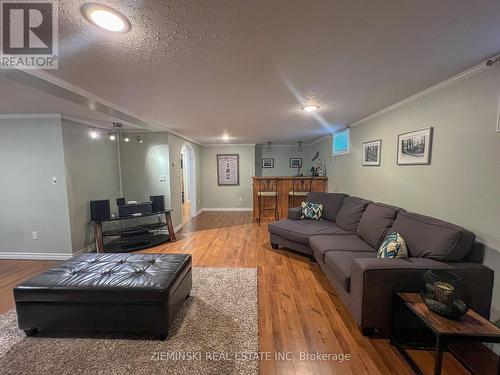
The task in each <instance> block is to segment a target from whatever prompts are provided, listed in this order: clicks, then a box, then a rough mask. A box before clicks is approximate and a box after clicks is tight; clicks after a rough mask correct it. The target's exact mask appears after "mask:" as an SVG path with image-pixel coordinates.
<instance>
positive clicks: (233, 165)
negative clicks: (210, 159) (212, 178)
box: [217, 154, 240, 186]
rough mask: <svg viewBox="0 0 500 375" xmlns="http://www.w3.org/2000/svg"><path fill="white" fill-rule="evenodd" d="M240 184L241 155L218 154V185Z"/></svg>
mask: <svg viewBox="0 0 500 375" xmlns="http://www.w3.org/2000/svg"><path fill="white" fill-rule="evenodd" d="M239 184H240V155H239V154H217V185H219V186H238V185H239Z"/></svg>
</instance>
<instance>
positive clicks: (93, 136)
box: [90, 129, 97, 139]
mask: <svg viewBox="0 0 500 375" xmlns="http://www.w3.org/2000/svg"><path fill="white" fill-rule="evenodd" d="M90 138H92V139H96V138H97V132H96V130H95V129H91V130H90Z"/></svg>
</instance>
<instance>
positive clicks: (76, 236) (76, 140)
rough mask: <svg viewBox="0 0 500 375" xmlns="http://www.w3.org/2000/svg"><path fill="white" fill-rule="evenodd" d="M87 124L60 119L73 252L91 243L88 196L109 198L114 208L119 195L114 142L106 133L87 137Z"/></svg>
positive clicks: (89, 197)
mask: <svg viewBox="0 0 500 375" xmlns="http://www.w3.org/2000/svg"><path fill="white" fill-rule="evenodd" d="M88 131H89V130H88V128H87V127H86V126H82V125H81V124H76V123H73V122H70V121H67V120H63V127H62V135H63V145H64V159H65V165H66V184H67V192H68V204H69V217H70V224H71V242H72V247H73V252H77V251H79V250H81V249H83V248H85V247H87V246H89V245H92V244H93V241H94V236H93V229H92V228H91V225H90V206H89V201H90V200H98V199H110V200H111V211H112V212H116V201H115V200H116V198H117V197H119V196H120V181H119V176H118V157H117V142H112V141H110V140H109V138H108V137H107V136H104V135H103V136H100V137H99V138H97V139H91V138H90V137H89V136H88Z"/></svg>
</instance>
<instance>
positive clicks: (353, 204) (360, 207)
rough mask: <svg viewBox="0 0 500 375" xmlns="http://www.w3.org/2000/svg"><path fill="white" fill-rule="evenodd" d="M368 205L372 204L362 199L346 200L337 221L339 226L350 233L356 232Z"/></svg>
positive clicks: (350, 198)
mask: <svg viewBox="0 0 500 375" xmlns="http://www.w3.org/2000/svg"><path fill="white" fill-rule="evenodd" d="M368 203H371V202H370V201H367V200H366V199H362V198H356V197H347V198H345V199H344V202H343V203H342V206H341V207H340V210H339V212H338V214H337V218H336V220H335V223H336V224H337V226H338V227H339V228H342V229H343V230H346V231H348V232H352V233H354V232H356V228H357V227H358V223H359V220H360V219H361V216H363V212H365V209H366V206H367V205H368Z"/></svg>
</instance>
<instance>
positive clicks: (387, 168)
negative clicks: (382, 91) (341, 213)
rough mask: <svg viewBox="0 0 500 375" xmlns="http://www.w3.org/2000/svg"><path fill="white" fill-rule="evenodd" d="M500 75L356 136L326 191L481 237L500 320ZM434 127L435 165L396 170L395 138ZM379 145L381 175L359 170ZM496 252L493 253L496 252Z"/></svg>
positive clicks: (403, 110)
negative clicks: (366, 151) (371, 146)
mask: <svg viewBox="0 0 500 375" xmlns="http://www.w3.org/2000/svg"><path fill="white" fill-rule="evenodd" d="M499 98H500V67H498V66H497V67H495V68H491V69H489V70H487V71H484V72H482V73H479V74H477V75H474V76H472V77H468V78H466V79H463V80H461V81H459V82H457V83H455V84H453V85H451V86H448V87H446V88H444V89H442V90H440V91H437V92H435V93H432V94H430V95H427V96H425V97H422V98H420V99H418V100H416V101H414V102H411V103H409V104H406V105H405V106H403V107H400V108H398V109H396V110H394V111H392V112H389V113H386V114H384V115H381V116H378V117H376V118H373V119H372V120H369V121H367V122H365V123H363V124H362V125H358V126H355V127H353V128H352V129H351V153H350V154H349V155H345V156H337V157H336V158H335V160H334V162H333V163H330V165H329V167H328V169H329V173H328V175H329V176H330V179H331V180H330V184H329V189H330V190H331V191H334V190H338V191H343V192H347V193H349V194H352V195H359V196H362V197H364V198H368V199H373V200H377V201H381V202H386V203H390V204H394V205H398V206H401V207H404V208H406V209H408V210H411V211H414V212H418V213H422V214H426V215H431V216H435V217H438V218H441V219H444V220H448V221H451V222H453V223H456V224H458V225H461V226H463V227H465V228H468V229H470V230H471V231H473V232H474V233H476V235H477V237H478V240H479V241H480V242H482V243H484V244H486V246H487V247H488V252H487V254H486V259H485V264H486V265H488V266H490V267H491V268H493V269H495V271H496V279H497V280H496V282H495V291H494V293H495V298H494V306H493V318H494V319H498V318H499V317H500V290H499V289H500V287H499V277H500V276H499V275H500V259H499V258H500V257H499V253H498V250H500V230H499V228H500V167H499V166H500V133H498V132H496V131H495V129H496V124H497V120H498V113H499V112H498V111H499ZM429 126H433V127H434V139H433V148H432V163H431V165H428V166H397V165H396V149H397V136H398V134H400V133H404V132H407V131H411V130H415V129H421V128H425V127H429ZM375 139H382V153H381V166H380V167H362V166H361V146H362V143H363V142H366V141H371V140H375ZM495 249H496V250H495Z"/></svg>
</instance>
